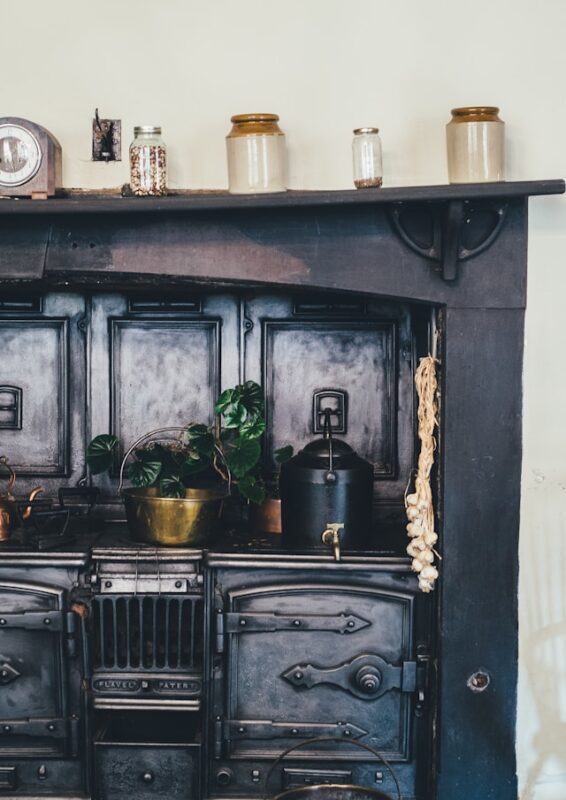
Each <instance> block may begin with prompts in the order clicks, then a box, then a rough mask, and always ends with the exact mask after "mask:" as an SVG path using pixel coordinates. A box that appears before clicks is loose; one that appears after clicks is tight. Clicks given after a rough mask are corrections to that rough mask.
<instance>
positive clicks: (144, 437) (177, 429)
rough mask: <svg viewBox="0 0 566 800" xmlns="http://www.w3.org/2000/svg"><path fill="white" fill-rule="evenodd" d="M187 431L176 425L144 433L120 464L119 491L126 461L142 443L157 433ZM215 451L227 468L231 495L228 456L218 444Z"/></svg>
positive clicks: (122, 483)
mask: <svg viewBox="0 0 566 800" xmlns="http://www.w3.org/2000/svg"><path fill="white" fill-rule="evenodd" d="M186 430H187V429H186V427H185V428H181V427H180V426H179V425H174V426H172V427H170V428H156V429H155V430H154V431H150V432H149V433H144V435H143V436H140V438H139V439H137V440H136V441H135V442H134V443H133V445H132V446H131V447H130V449H129V450H128V452H127V453H126V455H125V456H124V458H123V459H122V463H121V464H120V484H119V486H118V491H119V492H121V491H122V487H123V486H124V467H125V466H126V461H127V460H128V458H129V457H130V455H131V454H132V453H133V452H134V450H135V449H136V447H138V446H139V445H140V444H141V443H142V442H145V441H146V439H150V438H151V437H152V436H155V434H156V433H169V432H171V431H177V432H179V431H180V432H181V433H184V432H185V431H186ZM161 441H171V439H170V438H169V439H162V440H161ZM214 451H215V452H216V454H217V455H218V456H219V457H220V458H221V460H222V462H223V464H224V466H225V467H226V472H227V473H228V494H230V492H231V490H232V473H231V471H230V467H229V466H228V462H227V461H226V456H225V455H224V453H223V452H222V450H221V449H220V447H218V445H217V444H215V445H214Z"/></svg>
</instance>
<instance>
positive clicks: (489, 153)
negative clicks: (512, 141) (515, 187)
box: [446, 106, 505, 183]
mask: <svg viewBox="0 0 566 800" xmlns="http://www.w3.org/2000/svg"><path fill="white" fill-rule="evenodd" d="M446 144H447V155H448V180H449V181H450V183H482V182H489V181H503V180H505V124H504V122H503V121H502V120H501V119H500V118H499V109H498V108H496V106H465V107H463V108H453V109H452V119H451V120H450V122H449V123H448V124H447V126H446Z"/></svg>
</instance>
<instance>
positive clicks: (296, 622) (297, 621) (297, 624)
mask: <svg viewBox="0 0 566 800" xmlns="http://www.w3.org/2000/svg"><path fill="white" fill-rule="evenodd" d="M293 625H294V626H295V628H300V627H301V620H300V619H294V620H293Z"/></svg>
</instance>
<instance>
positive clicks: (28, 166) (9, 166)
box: [0, 125, 41, 186]
mask: <svg viewBox="0 0 566 800" xmlns="http://www.w3.org/2000/svg"><path fill="white" fill-rule="evenodd" d="M40 165H41V148H40V147H39V142H38V141H37V139H36V138H35V136H34V135H33V133H31V132H30V131H28V130H26V129H25V128H22V127H21V126H20V125H0V186H21V185H22V184H23V183H27V181H29V180H31V179H32V178H33V176H34V175H35V174H36V173H37V171H38V169H39V167H40Z"/></svg>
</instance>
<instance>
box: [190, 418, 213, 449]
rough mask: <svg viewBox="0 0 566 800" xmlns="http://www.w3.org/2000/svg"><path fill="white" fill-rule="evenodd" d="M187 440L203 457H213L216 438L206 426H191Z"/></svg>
mask: <svg viewBox="0 0 566 800" xmlns="http://www.w3.org/2000/svg"><path fill="white" fill-rule="evenodd" d="M187 439H188V442H189V445H190V447H191V448H192V449H194V450H196V451H197V453H199V454H201V455H207V456H209V455H211V453H212V451H213V450H214V436H213V435H212V433H211V432H210V431H209V430H208V428H207V427H206V425H191V426H190V427H189V428H187Z"/></svg>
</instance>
